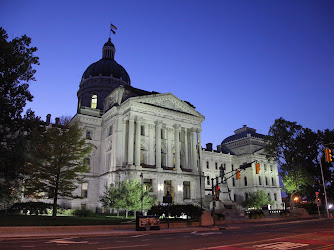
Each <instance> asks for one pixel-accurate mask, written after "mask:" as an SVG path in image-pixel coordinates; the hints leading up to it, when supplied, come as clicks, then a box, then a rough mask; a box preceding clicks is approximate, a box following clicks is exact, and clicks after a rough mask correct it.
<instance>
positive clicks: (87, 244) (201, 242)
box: [0, 219, 334, 250]
mask: <svg viewBox="0 0 334 250" xmlns="http://www.w3.org/2000/svg"><path fill="white" fill-rule="evenodd" d="M18 248H33V249H59V248H61V249H131V248H132V249H173V250H176V249H334V220H333V219H325V220H310V221H298V222H288V221H283V222H282V221H280V222H271V223H264V224H254V225H253V224H246V225H242V224H235V225H231V226H229V227H226V228H224V227H222V228H220V229H213V230H208V231H201V232H198V231H192V232H183V233H173V232H172V230H171V231H170V232H169V231H168V230H166V231H165V233H159V234H148V233H146V232H137V234H136V235H127V236H124V235H123V236H121V235H119V236H117V235H112V236H110V235H109V236H102V235H100V236H89V235H88V236H87V235H86V236H75V235H71V236H68V237H59V236H58V237H30V238H1V239H0V249H18Z"/></svg>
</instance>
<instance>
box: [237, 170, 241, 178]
mask: <svg viewBox="0 0 334 250" xmlns="http://www.w3.org/2000/svg"><path fill="white" fill-rule="evenodd" d="M240 179H241V175H240V170H239V169H237V180H240Z"/></svg>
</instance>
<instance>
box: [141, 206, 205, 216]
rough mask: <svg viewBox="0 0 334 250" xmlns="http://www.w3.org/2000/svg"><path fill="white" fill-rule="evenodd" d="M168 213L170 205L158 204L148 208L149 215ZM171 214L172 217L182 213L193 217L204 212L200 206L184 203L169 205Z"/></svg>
mask: <svg viewBox="0 0 334 250" xmlns="http://www.w3.org/2000/svg"><path fill="white" fill-rule="evenodd" d="M167 213H168V206H163V205H157V206H153V207H151V209H150V210H148V212H147V214H148V215H156V216H159V217H160V216H162V215H163V214H165V215H167ZM169 214H170V216H172V217H180V216H181V215H186V216H187V217H188V216H189V217H191V218H199V217H200V216H201V214H202V210H201V208H200V207H198V206H195V205H193V204H182V205H174V204H172V205H170V206H169Z"/></svg>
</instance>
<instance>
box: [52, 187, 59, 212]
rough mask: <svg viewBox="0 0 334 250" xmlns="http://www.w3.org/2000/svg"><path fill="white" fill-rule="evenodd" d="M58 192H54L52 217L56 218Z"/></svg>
mask: <svg viewBox="0 0 334 250" xmlns="http://www.w3.org/2000/svg"><path fill="white" fill-rule="evenodd" d="M57 198H58V197H57V192H55V193H54V197H53V208H52V217H53V218H56V217H57Z"/></svg>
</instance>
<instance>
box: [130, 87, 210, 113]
mask: <svg viewBox="0 0 334 250" xmlns="http://www.w3.org/2000/svg"><path fill="white" fill-rule="evenodd" d="M131 99H132V100H131V101H133V102H138V103H142V104H147V105H150V106H155V107H160V108H163V109H167V110H172V111H177V112H181V113H185V114H188V115H193V116H197V117H203V118H204V116H203V115H202V114H201V113H199V112H198V111H196V110H195V109H194V108H193V107H192V106H190V105H189V104H187V103H186V102H184V101H182V100H180V99H179V98H177V97H176V96H175V95H173V94H171V93H166V94H155V95H148V96H140V97H135V98H131Z"/></svg>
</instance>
